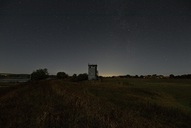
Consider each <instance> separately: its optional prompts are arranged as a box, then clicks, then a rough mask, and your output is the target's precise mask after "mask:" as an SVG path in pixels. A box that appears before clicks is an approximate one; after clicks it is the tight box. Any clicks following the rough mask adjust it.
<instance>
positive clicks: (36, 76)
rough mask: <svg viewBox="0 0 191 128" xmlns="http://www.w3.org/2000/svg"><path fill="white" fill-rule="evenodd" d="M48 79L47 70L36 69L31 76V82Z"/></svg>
mask: <svg viewBox="0 0 191 128" xmlns="http://www.w3.org/2000/svg"><path fill="white" fill-rule="evenodd" d="M47 77H48V69H46V68H44V69H37V70H36V71H33V73H32V74H31V80H42V79H46V78H47Z"/></svg>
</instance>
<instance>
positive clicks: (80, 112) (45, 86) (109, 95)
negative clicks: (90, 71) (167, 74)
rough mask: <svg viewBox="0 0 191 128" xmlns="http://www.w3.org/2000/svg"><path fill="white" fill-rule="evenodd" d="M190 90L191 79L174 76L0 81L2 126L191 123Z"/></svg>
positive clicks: (163, 126)
mask: <svg viewBox="0 0 191 128" xmlns="http://www.w3.org/2000/svg"><path fill="white" fill-rule="evenodd" d="M4 86H5V85H4ZM190 92H191V80H172V79H171V80H168V79H165V80H161V79H160V80H158V79H155V80H152V79H103V81H97V82H89V81H86V82H79V83H73V82H67V81H59V80H53V81H41V82H31V83H26V84H21V85H19V86H15V85H14V86H10V87H1V88H0V126H1V127H22V128H23V127H41V128H43V127H58V128H59V127H72V128H73V127H76V128H79V127H81V128H84V127H95V128H96V127H97V128H101V127H102V128H107V127H108V128H109V127H111V128H115V127H119V128H123V127H124V128H127V127H130V128H147V127H152V128H189V127H190V126H191V93H190Z"/></svg>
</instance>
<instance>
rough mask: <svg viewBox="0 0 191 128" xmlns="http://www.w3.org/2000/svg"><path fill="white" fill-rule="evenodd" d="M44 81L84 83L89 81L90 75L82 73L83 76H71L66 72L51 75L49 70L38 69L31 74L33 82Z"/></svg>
mask: <svg viewBox="0 0 191 128" xmlns="http://www.w3.org/2000/svg"><path fill="white" fill-rule="evenodd" d="M43 79H63V80H70V81H73V82H78V81H84V80H88V74H87V73H82V74H79V75H77V74H73V75H72V76H69V75H68V74H67V73H65V72H58V73H57V74H56V75H49V73H48V69H46V68H44V69H37V70H35V71H33V72H32V74H31V80H43Z"/></svg>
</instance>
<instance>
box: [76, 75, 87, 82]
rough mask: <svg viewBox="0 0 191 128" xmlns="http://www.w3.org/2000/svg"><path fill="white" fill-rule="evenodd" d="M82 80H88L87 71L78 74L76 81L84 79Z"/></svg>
mask: <svg viewBox="0 0 191 128" xmlns="http://www.w3.org/2000/svg"><path fill="white" fill-rule="evenodd" d="M84 80H88V74H87V73H83V74H79V75H78V81H84Z"/></svg>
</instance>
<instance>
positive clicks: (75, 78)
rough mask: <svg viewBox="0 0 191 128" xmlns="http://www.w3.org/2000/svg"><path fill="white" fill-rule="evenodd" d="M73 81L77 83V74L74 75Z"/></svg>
mask: <svg viewBox="0 0 191 128" xmlns="http://www.w3.org/2000/svg"><path fill="white" fill-rule="evenodd" d="M71 80H72V81H73V82H76V81H77V75H76V74H73V75H72V77H71Z"/></svg>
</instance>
